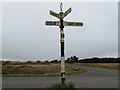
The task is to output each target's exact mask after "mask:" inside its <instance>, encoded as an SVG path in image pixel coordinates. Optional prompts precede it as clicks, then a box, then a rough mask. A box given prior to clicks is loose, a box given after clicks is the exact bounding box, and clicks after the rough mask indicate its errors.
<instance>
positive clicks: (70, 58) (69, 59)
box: [65, 56, 78, 63]
mask: <svg viewBox="0 0 120 90" xmlns="http://www.w3.org/2000/svg"><path fill="white" fill-rule="evenodd" d="M65 62H66V63H77V62H78V57H76V56H71V57H69V58H67V60H66V61H65Z"/></svg>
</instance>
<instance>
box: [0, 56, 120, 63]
mask: <svg viewBox="0 0 120 90" xmlns="http://www.w3.org/2000/svg"><path fill="white" fill-rule="evenodd" d="M1 62H2V65H47V64H50V63H61V60H57V59H55V60H52V61H39V60H38V61H26V62H25V61H24V62H23V61H1ZM65 62H66V63H120V57H118V58H98V57H93V58H86V59H80V60H79V59H78V57H77V56H71V57H69V58H67V60H65Z"/></svg>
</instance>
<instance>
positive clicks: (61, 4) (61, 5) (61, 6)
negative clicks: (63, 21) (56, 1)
mask: <svg viewBox="0 0 120 90" xmlns="http://www.w3.org/2000/svg"><path fill="white" fill-rule="evenodd" d="M62 8H63V3H62V2H61V3H60V11H61V12H62Z"/></svg>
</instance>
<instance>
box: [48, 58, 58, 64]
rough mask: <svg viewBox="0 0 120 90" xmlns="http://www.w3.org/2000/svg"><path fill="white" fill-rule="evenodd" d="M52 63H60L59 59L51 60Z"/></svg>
mask: <svg viewBox="0 0 120 90" xmlns="http://www.w3.org/2000/svg"><path fill="white" fill-rule="evenodd" d="M50 63H59V61H58V60H57V59H55V60H52V61H50Z"/></svg>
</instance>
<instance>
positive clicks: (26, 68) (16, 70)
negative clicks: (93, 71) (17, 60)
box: [2, 64, 85, 77]
mask: <svg viewBox="0 0 120 90" xmlns="http://www.w3.org/2000/svg"><path fill="white" fill-rule="evenodd" d="M65 66H66V75H72V74H78V73H84V72H85V70H83V69H80V70H79V71H75V70H74V69H73V67H72V65H71V64H66V65H65ZM2 75H3V76H14V77H15V76H16V77H17V76H19V77H20V76H21V77H23V76H24V77H28V76H30V77H38V76H59V75H60V64H49V65H3V66H2Z"/></svg>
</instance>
